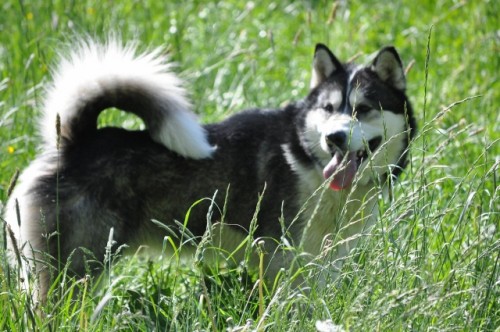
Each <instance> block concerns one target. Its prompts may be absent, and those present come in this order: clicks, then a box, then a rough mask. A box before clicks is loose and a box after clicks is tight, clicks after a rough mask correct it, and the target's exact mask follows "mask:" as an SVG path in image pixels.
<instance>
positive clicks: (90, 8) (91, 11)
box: [87, 7, 95, 15]
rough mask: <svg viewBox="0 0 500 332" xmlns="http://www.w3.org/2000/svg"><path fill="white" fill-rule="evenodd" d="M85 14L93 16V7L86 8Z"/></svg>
mask: <svg viewBox="0 0 500 332" xmlns="http://www.w3.org/2000/svg"><path fill="white" fill-rule="evenodd" d="M87 14H89V15H94V14H95V9H94V8H93V7H87Z"/></svg>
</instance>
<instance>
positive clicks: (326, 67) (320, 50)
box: [311, 44, 342, 90]
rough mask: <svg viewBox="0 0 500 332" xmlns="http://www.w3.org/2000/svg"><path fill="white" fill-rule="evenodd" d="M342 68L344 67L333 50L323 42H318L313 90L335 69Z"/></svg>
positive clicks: (314, 64) (314, 63) (312, 80)
mask: <svg viewBox="0 0 500 332" xmlns="http://www.w3.org/2000/svg"><path fill="white" fill-rule="evenodd" d="M340 68H342V65H341V64H340V62H339V60H337V58H336V57H335V55H333V53H332V51H330V49H329V48H328V47H327V46H325V45H323V44H317V45H316V49H315V50H314V59H313V70H312V77H311V90H312V89H314V88H315V87H317V86H318V85H320V84H321V83H323V82H324V81H325V80H326V79H327V78H328V77H329V76H330V75H331V74H332V73H333V72H334V71H336V70H338V69H340Z"/></svg>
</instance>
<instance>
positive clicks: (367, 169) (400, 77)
mask: <svg viewBox="0 0 500 332" xmlns="http://www.w3.org/2000/svg"><path fill="white" fill-rule="evenodd" d="M405 88H406V79H405V73H404V69H403V66H402V63H401V60H400V57H399V55H398V53H397V52H396V50H395V49H394V48H393V47H385V48H383V49H381V50H380V51H379V52H378V53H377V55H376V56H375V58H374V60H373V61H372V62H371V63H370V64H368V65H365V66H358V65H355V64H352V63H348V64H342V63H341V62H340V61H339V60H337V58H336V57H335V56H334V55H333V53H332V52H331V51H330V50H329V49H328V48H327V47H326V46H325V45H322V44H318V45H317V46H316V50H315V54H314V60H313V72H312V79H311V92H310V94H309V96H308V97H307V98H306V100H305V103H306V109H307V111H306V112H305V113H304V117H303V127H304V130H303V134H302V137H301V140H302V143H303V145H304V146H305V147H306V150H308V154H309V155H310V156H311V159H312V160H313V161H314V163H315V164H316V168H319V169H321V171H322V173H323V177H324V178H325V179H330V180H331V182H330V187H331V188H332V189H334V190H342V189H346V188H349V187H351V185H352V184H353V183H354V181H355V180H356V181H358V183H359V184H361V185H363V184H367V183H368V182H369V181H370V180H372V179H374V177H379V178H380V177H381V176H384V175H388V174H394V175H398V174H399V173H400V172H401V170H402V168H403V167H404V165H405V163H406V150H407V147H408V141H409V139H411V137H412V136H413V132H414V128H415V123H414V120H413V116H412V110H411V106H410V103H409V101H408V99H407V97H406V95H405Z"/></svg>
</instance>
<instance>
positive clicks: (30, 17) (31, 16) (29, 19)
mask: <svg viewBox="0 0 500 332" xmlns="http://www.w3.org/2000/svg"><path fill="white" fill-rule="evenodd" d="M26 19H27V20H28V21H31V20H33V13H32V12H29V13H27V14H26Z"/></svg>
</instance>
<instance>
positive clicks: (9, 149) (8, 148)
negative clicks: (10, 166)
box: [7, 146, 15, 154]
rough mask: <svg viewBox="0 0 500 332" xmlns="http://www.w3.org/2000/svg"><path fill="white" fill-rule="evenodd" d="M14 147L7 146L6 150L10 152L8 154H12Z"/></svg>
mask: <svg viewBox="0 0 500 332" xmlns="http://www.w3.org/2000/svg"><path fill="white" fill-rule="evenodd" d="M14 151H15V150H14V147H13V146H8V147H7V152H8V153H10V154H13V153H14Z"/></svg>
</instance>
